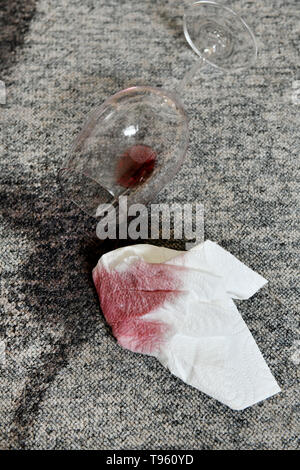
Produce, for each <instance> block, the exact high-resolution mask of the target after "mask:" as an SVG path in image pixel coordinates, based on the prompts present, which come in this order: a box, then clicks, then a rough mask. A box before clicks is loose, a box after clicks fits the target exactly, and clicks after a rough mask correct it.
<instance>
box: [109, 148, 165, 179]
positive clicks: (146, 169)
mask: <svg viewBox="0 0 300 470" xmlns="http://www.w3.org/2000/svg"><path fill="white" fill-rule="evenodd" d="M156 160H157V155H156V152H154V150H152V148H151V147H148V146H146V145H134V146H132V147H130V148H129V149H127V150H125V152H124V153H123V155H122V156H121V157H120V159H119V161H118V164H117V183H118V184H119V185H120V186H123V187H125V188H133V187H135V186H137V185H138V184H141V183H143V182H144V181H146V180H147V179H148V178H149V176H151V174H152V172H153V170H154V167H155V163H156Z"/></svg>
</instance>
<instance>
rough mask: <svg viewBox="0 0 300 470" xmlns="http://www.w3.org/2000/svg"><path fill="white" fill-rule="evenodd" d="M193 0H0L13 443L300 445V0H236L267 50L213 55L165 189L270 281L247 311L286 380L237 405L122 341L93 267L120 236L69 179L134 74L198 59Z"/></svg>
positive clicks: (2, 424) (165, 70)
mask: <svg viewBox="0 0 300 470" xmlns="http://www.w3.org/2000/svg"><path fill="white" fill-rule="evenodd" d="M184 3H189V2H182V1H176V0H174V1H172V0H169V1H168V0H164V1H161V0H151V1H150V0H145V1H140V0H80V1H79V0H53V1H51V2H48V1H47V0H38V1H37V2H36V5H35V6H34V2H33V1H30V2H25V1H24V2H12V1H11V2H7V1H4V2H3V0H2V2H1V4H0V5H1V21H2V25H3V24H4V25H6V33H5V35H4V38H3V31H4V29H3V28H1V32H0V38H1V48H0V57H1V61H2V62H1V64H2V65H1V71H0V79H1V80H2V81H3V82H5V85H6V92H7V100H6V104H0V129H1V134H0V162H1V163H0V165H1V171H0V204H1V206H0V216H1V224H0V263H1V325H0V341H1V347H0V351H1V354H0V448H2V449H22V448H25V449H296V448H297V447H299V441H298V436H299V386H298V383H299V382H298V376H297V374H298V373H299V362H300V357H299V355H300V340H299V326H298V322H299V313H298V310H297V309H298V299H299V294H298V292H297V274H298V267H299V226H298V220H299V147H300V145H299V144H300V139H299V115H300V98H299V93H300V91H299V89H300V67H299V63H300V61H299V55H300V21H299V18H300V17H299V2H297V1H296V0H293V1H283V0H278V1H272V0H270V1H269V0H266V1H264V2H259V8H258V2H256V1H250V0H248V1H246V0H233V1H223V2H222V3H224V4H226V5H229V6H232V7H233V8H235V9H236V10H237V11H238V12H239V13H242V14H243V16H244V18H245V19H246V20H247V21H248V22H249V23H250V25H251V26H252V27H253V29H254V32H255V34H256V36H257V41H258V45H259V49H260V54H259V58H258V61H257V64H256V65H255V66H254V67H252V68H251V69H249V70H248V71H246V72H244V73H241V74H231V73H228V74H221V73H219V72H217V71H214V70H211V69H208V68H205V69H203V70H202V71H200V72H199V73H198V76H197V77H196V79H195V80H194V82H193V84H192V86H188V87H187V88H186V89H185V90H183V94H184V98H183V100H184V105H185V108H186V110H187V113H188V115H189V119H190V124H189V125H190V133H191V137H190V144H189V149H188V154H187V157H186V160H185V163H184V165H183V166H182V168H181V170H180V172H179V173H178V175H177V176H176V178H175V179H174V180H173V181H171V182H170V184H169V185H168V186H167V187H166V188H165V189H164V190H163V191H162V192H161V193H160V194H159V196H158V197H157V198H156V200H155V201H154V202H158V201H161V202H173V201H178V202H187V201H197V202H202V203H203V204H204V208H205V238H209V239H211V240H214V241H216V242H217V243H219V244H220V245H221V246H223V247H224V248H226V249H227V250H229V251H230V252H232V253H233V254H234V255H235V256H237V257H238V258H239V259H241V261H243V262H244V263H246V264H247V265H248V266H250V267H252V268H253V269H254V270H255V271H257V272H259V273H261V274H262V275H263V276H264V277H265V278H267V279H268V280H269V285H268V287H266V288H264V289H262V291H261V292H259V294H258V295H256V296H255V297H254V298H253V299H251V300H249V301H247V302H243V303H241V304H240V305H239V310H240V311H241V313H242V315H243V318H244V319H245V321H246V323H247V325H248V327H249V328H250V330H251V332H252V334H253V336H254V338H255V340H256V341H257V344H258V346H259V348H260V350H261V351H262V353H263V355H264V357H265V359H266V361H267V363H268V365H269V366H270V368H271V370H272V373H273V374H274V376H275V377H276V379H277V381H278V383H279V385H280V386H281V387H282V393H281V394H279V395H276V396H274V397H272V398H270V399H269V400H266V401H264V402H262V403H260V404H257V405H255V406H253V407H252V408H250V409H246V410H245V411H242V412H235V411H232V410H230V409H228V408H226V407H225V406H222V405H221V404H220V403H218V402H217V401H216V400H213V399H211V398H209V397H208V396H206V395H204V394H202V393H200V392H198V391H197V390H195V389H192V388H190V387H188V386H187V385H186V384H184V383H183V382H181V381H180V380H178V379H176V378H175V377H173V376H171V375H170V374H169V373H168V372H167V370H165V369H164V368H163V367H162V366H160V364H159V363H158V362H157V361H155V359H152V358H150V357H147V356H141V355H138V354H133V353H131V352H129V351H126V350H124V349H122V348H120V347H119V346H118V345H117V344H116V341H115V339H114V338H113V336H112V334H111V331H110V329H109V328H108V327H107V326H106V324H105V321H104V318H103V316H102V314H101V312H100V309H99V303H98V299H97V295H96V292H95V289H94V287H93V283H92V277H91V272H92V268H93V267H94V266H95V264H96V261H97V259H98V257H99V256H100V254H101V253H102V252H104V251H107V250H109V249H112V248H113V247H115V246H116V243H114V242H109V243H105V244H103V245H100V244H99V243H97V241H96V239H95V223H94V221H93V220H91V219H89V218H87V217H86V216H84V215H83V214H82V213H81V212H80V211H79V210H78V209H77V208H76V207H75V206H73V205H72V204H71V203H67V202H66V201H65V200H64V199H63V198H62V197H61V194H60V192H59V188H58V184H57V171H58V168H59V167H60V165H61V164H62V162H63V160H64V158H65V156H66V154H67V152H68V149H69V147H70V144H71V142H72V140H73V139H74V137H75V135H76V134H77V132H78V131H79V129H80V128H81V127H82V125H83V122H84V121H85V119H86V115H87V113H88V112H89V111H90V110H91V109H92V108H93V107H94V106H95V104H97V103H101V102H103V100H104V99H105V98H106V97H108V96H109V95H111V94H112V93H114V92H116V91H117V90H119V89H122V88H124V87H126V86H128V85H133V84H141V83H144V84H153V85H162V84H163V85H164V86H166V87H168V88H169V87H172V86H173V85H174V84H175V83H176V81H177V80H179V79H180V78H181V77H182V76H183V75H184V72H185V71H186V70H187V69H188V68H189V67H191V65H192V64H193V63H194V60H195V58H196V56H195V55H194V53H193V52H192V51H191V50H190V49H189V47H188V45H187V43H186V41H185V39H184V35H183V31H182V13H183V4H184ZM13 4H14V5H17V6H18V10H16V11H18V12H19V13H18V14H17V13H16V14H11V11H10V10H9V9H10V8H12V5H13ZM24 9H25V10H26V11H27V9H29V10H28V13H26V14H25V13H24V12H25V10H24ZM20 12H21V13H20ZM4 14H5V15H6V16H5V19H3V18H4V16H3V15H4ZM31 16H32V18H31ZM30 19H31V21H30V22H29V20H30ZM15 46H16V47H15ZM161 243H162V244H164V241H161ZM171 245H172V244H171ZM173 246H180V244H177V245H176V244H173Z"/></svg>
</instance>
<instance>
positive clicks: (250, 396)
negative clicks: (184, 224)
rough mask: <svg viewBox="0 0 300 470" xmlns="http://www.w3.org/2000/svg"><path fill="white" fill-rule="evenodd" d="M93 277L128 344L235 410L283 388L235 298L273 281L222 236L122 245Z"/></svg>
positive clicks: (117, 331) (107, 314) (104, 305)
mask: <svg viewBox="0 0 300 470" xmlns="http://www.w3.org/2000/svg"><path fill="white" fill-rule="evenodd" d="M93 279H94V282H95V286H96V289H97V291H98V294H99V299H100V303H101V308H102V311H103V313H104V316H105V317H106V320H107V321H108V323H109V324H110V325H111V327H112V331H113V334H114V335H115V337H116V338H117V340H118V342H119V344H120V345H121V346H123V347H126V348H127V349H130V350H132V351H134V352H140V353H144V354H150V355H152V356H155V357H156V358H157V359H158V360H159V361H160V362H161V363H162V364H163V365H164V366H165V367H167V368H168V369H169V370H170V371H171V372H172V374H174V375H176V376H177V377H179V378H180V379H182V380H183V381H184V382H186V383H187V384H189V385H192V386H193V387H196V388H197V389H198V390H200V391H202V392H204V393H206V394H207V395H209V396H211V397H213V398H215V399H217V400H219V401H220V402H222V403H224V404H226V405H227V406H229V407H230V408H232V409H235V410H242V409H244V408H247V407H248V406H251V405H253V404H255V403H257V402H259V401H261V400H264V399H265V398H268V397H270V396H272V395H274V394H276V393H278V392H279V391H280V388H279V386H278V384H277V383H276V381H275V379H274V377H273V375H272V374H271V372H270V369H269V368H268V366H267V364H266V362H265V360H264V359H263V357H262V355H261V353H260V351H259V349H258V347H257V345H256V343H255V341H254V339H253V337H252V335H251V333H250V331H249V330H248V328H247V325H246V324H245V322H244V320H243V319H242V317H241V315H240V313H239V312H238V310H237V308H236V306H235V304H234V302H233V300H232V299H248V298H249V297H251V296H252V295H253V294H255V292H257V291H258V290H259V289H260V288H261V287H262V286H263V285H265V284H266V282H267V281H266V280H265V279H264V278H263V277H262V276H260V275H259V274H257V273H255V272H254V271H252V270H251V269H250V268H248V267H247V266H245V265H244V264H243V263H241V262H240V261H239V260H238V259H237V258H235V257H234V256H233V255H231V254H230V253H229V252H227V251H226V250H224V249H223V248H221V247H220V246H219V245H217V244H216V243H213V242H211V241H209V240H207V241H206V242H204V243H202V244H200V245H198V246H196V247H194V248H192V249H191V250H190V251H188V252H179V251H175V250H170V249H167V248H162V247H156V246H152V245H135V246H128V247H125V248H120V249H117V250H114V251H112V252H110V253H107V254H105V255H104V256H102V258H100V260H99V262H98V264H97V266H96V267H95V268H94V270H93ZM262 321H263V319H262Z"/></svg>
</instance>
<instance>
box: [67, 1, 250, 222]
mask: <svg viewBox="0 0 300 470" xmlns="http://www.w3.org/2000/svg"><path fill="white" fill-rule="evenodd" d="M183 23H184V28H183V29H184V34H185V37H186V39H187V42H188V43H189V45H190V46H191V48H192V49H193V50H194V52H195V53H196V54H197V56H198V60H197V61H196V63H195V65H194V66H193V67H192V68H191V70H189V71H188V72H187V73H186V75H185V76H184V77H183V79H182V80H181V81H180V82H179V83H178V85H177V86H176V87H175V90H174V91H173V92H170V91H166V90H165V89H163V88H156V87H152V86H134V87H130V88H127V89H125V90H122V91H119V92H118V93H116V94H115V95H113V96H111V97H110V98H108V99H107V100H106V101H105V102H104V103H103V104H102V105H101V106H99V107H98V108H96V109H95V110H94V111H93V112H92V113H91V115H90V117H89V118H88V120H87V122H86V123H85V125H84V127H83V129H82V131H81V132H80V133H79V135H78V137H77V138H76V139H75V141H74V143H73V145H72V148H71V151H70V153H69V155H68V157H67V161H66V163H65V165H64V167H63V168H62V169H61V170H60V172H59V180H60V184H61V187H62V189H63V190H64V192H65V193H66V194H67V196H68V197H69V198H70V199H71V200H72V201H73V202H75V203H76V204H77V205H78V206H79V207H80V208H81V209H83V210H84V211H85V212H86V213H87V214H89V215H92V216H94V217H98V216H101V215H103V207H104V206H103V204H106V205H109V206H112V207H113V206H116V205H117V203H118V198H119V197H120V196H121V195H126V196H127V197H128V204H134V203H143V204H146V203H148V202H149V201H151V200H152V199H153V198H154V196H155V195H156V194H157V193H158V192H159V191H160V190H161V189H162V188H163V187H164V186H165V185H166V184H167V183H168V182H169V181H171V179H172V178H173V177H174V176H175V175H176V173H177V172H178V170H179V167H180V166H181V164H182V162H183V160H184V157H185V155H186V151H187V147H188V141H189V131H188V118H187V115H186V113H185V111H184V107H183V105H182V103H181V98H180V95H182V92H183V90H184V88H185V86H186V84H187V83H189V82H192V80H193V78H194V76H195V74H196V72H197V71H198V69H199V68H200V67H202V66H203V65H206V64H210V65H212V66H213V67H217V68H219V69H221V70H223V71H226V70H240V69H243V68H245V67H248V66H251V65H252V64H253V63H254V62H255V60H256V56H257V46H256V42H255V38H254V35H253V33H252V31H251V30H250V28H249V27H248V26H247V24H246V23H245V21H244V20H243V19H242V18H240V17H239V16H238V15H237V14H236V13H235V12H234V11H232V10H231V9H229V8H227V7H225V6H223V5H219V4H218V3H215V2H210V1H198V2H195V3H193V4H191V5H190V6H189V7H187V8H186V10H185V13H184V21H183ZM106 207H107V206H106Z"/></svg>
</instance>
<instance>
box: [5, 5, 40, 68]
mask: <svg viewBox="0 0 300 470" xmlns="http://www.w3.org/2000/svg"><path fill="white" fill-rule="evenodd" d="M35 6H36V0H1V3H0V72H1V73H3V71H4V70H6V69H8V68H9V67H10V66H11V65H12V63H13V61H14V51H15V49H16V47H18V46H21V45H22V44H23V42H24V37H25V34H26V32H27V31H28V28H29V25H30V22H31V20H32V18H33V16H34V13H35Z"/></svg>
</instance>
